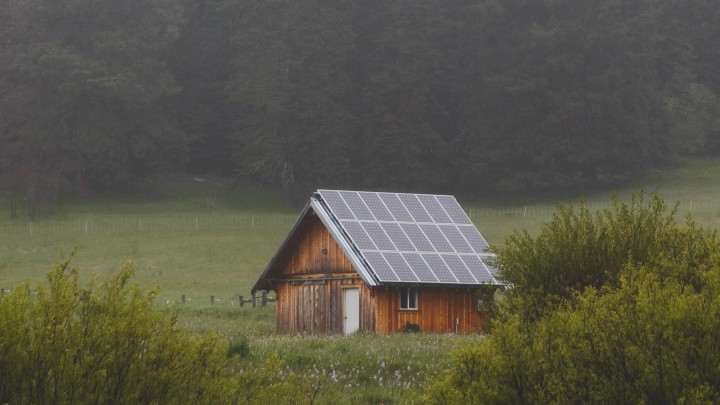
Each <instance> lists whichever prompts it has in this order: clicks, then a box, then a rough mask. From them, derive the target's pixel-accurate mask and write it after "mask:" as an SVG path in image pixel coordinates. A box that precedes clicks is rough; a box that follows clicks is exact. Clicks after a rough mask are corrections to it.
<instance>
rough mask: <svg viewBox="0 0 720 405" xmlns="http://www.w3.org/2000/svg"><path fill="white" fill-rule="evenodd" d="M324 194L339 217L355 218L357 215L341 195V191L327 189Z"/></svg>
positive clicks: (324, 197)
mask: <svg viewBox="0 0 720 405" xmlns="http://www.w3.org/2000/svg"><path fill="white" fill-rule="evenodd" d="M322 196H323V200H325V202H327V204H328V205H329V206H330V207H332V212H333V214H335V216H336V217H337V218H338V219H355V215H353V214H352V211H350V208H348V206H347V204H345V201H343V199H342V197H340V193H338V192H337V191H325V192H324V193H323V194H322Z"/></svg>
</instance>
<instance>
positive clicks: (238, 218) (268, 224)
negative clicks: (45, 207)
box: [0, 214, 297, 236]
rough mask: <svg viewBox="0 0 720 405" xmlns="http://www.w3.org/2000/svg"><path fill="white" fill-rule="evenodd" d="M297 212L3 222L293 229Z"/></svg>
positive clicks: (31, 226) (54, 227) (123, 228)
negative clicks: (291, 213) (293, 213)
mask: <svg viewBox="0 0 720 405" xmlns="http://www.w3.org/2000/svg"><path fill="white" fill-rule="evenodd" d="M296 219H297V215H290V214H288V215H284V214H266V215H262V214H261V215H222V216H208V215H191V216H184V217H178V216H173V217H147V216H143V217H132V216H128V217H115V218H87V219H76V220H55V219H50V220H38V221H26V220H17V219H16V220H11V221H8V222H7V223H5V224H4V226H2V225H0V229H2V228H6V229H7V230H8V231H11V232H15V233H18V232H22V233H25V234H29V235H30V236H34V235H47V234H61V233H64V234H88V235H96V234H117V233H133V232H194V231H206V230H238V231H245V230H258V231H260V230H274V231H286V230H289V229H290V228H291V227H292V225H293V224H294V223H295V220H296Z"/></svg>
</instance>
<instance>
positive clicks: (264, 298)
mask: <svg viewBox="0 0 720 405" xmlns="http://www.w3.org/2000/svg"><path fill="white" fill-rule="evenodd" d="M265 305H267V291H263V292H262V306H265Z"/></svg>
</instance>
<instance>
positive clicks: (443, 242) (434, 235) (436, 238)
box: [420, 224, 455, 253]
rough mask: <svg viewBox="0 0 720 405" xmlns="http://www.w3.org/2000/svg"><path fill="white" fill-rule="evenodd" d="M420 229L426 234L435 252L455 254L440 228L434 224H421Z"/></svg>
mask: <svg viewBox="0 0 720 405" xmlns="http://www.w3.org/2000/svg"><path fill="white" fill-rule="evenodd" d="M420 229H422V231H423V232H424V233H425V236H427V238H428V239H429V240H430V243H432V244H433V246H434V247H435V250H437V251H438V252H447V253H451V252H455V250H454V249H453V248H452V246H451V245H450V243H449V242H448V241H447V239H445V235H443V234H442V232H440V228H438V227H437V225H433V224H421V225H420Z"/></svg>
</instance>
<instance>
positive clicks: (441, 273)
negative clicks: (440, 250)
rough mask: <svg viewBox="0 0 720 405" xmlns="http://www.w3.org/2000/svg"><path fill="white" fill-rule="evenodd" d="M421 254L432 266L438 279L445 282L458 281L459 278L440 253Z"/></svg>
mask: <svg viewBox="0 0 720 405" xmlns="http://www.w3.org/2000/svg"><path fill="white" fill-rule="evenodd" d="M421 256H422V258H423V259H424V260H425V263H427V264H428V266H430V269H432V271H433V273H435V277H437V279H438V281H440V282H443V283H457V278H455V276H454V275H453V274H452V272H451V271H450V268H448V266H447V265H446V264H445V262H444V261H443V259H442V258H441V257H440V255H437V254H423V255H421Z"/></svg>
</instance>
